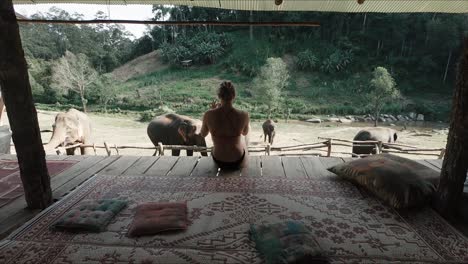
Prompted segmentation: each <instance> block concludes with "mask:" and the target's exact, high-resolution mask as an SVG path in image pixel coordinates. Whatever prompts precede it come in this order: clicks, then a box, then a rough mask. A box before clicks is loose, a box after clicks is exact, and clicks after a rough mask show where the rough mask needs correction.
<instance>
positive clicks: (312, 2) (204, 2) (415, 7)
mask: <svg viewBox="0 0 468 264" xmlns="http://www.w3.org/2000/svg"><path fill="white" fill-rule="evenodd" d="M358 1H359V2H363V3H362V4H359V3H358ZM275 2H276V3H278V2H279V3H281V2H282V3H281V4H279V5H277V4H276V3H275ZM13 3H14V4H64V3H81V4H105V5H107V4H112V5H130V4H164V5H186V6H201V7H214V8H224V9H236V10H261V11H329V12H382V13H408V12H416V13H419V12H438V13H468V0H173V1H170V0H166V1H163V0H13Z"/></svg>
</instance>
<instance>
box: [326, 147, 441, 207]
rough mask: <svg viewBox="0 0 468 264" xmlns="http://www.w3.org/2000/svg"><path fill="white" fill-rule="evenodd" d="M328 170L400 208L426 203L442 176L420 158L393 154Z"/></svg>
mask: <svg viewBox="0 0 468 264" xmlns="http://www.w3.org/2000/svg"><path fill="white" fill-rule="evenodd" d="M328 170H329V171H331V172H333V173H335V174H337V175H338V176H341V177H344V178H346V179H349V180H351V181H353V182H356V183H358V184H359V185H362V186H364V187H365V188H366V189H368V190H369V191H370V192H372V193H373V194H375V195H376V196H377V197H379V198H381V199H382V200H384V201H385V202H386V203H388V204H389V205H390V206H392V207H394V208H397V209H402V208H408V207H415V206H423V205H426V204H427V203H428V202H429V201H430V199H431V198H432V196H433V194H434V193H435V190H436V187H437V185H438V182H439V176H440V173H439V172H437V171H435V170H433V169H431V168H429V167H426V166H424V165H422V164H420V163H418V162H416V161H413V160H410V159H406V158H403V157H399V156H395V155H391V154H379V155H372V156H369V157H366V158H362V159H356V160H353V161H350V162H346V163H342V164H339V165H336V166H333V167H331V168H328Z"/></svg>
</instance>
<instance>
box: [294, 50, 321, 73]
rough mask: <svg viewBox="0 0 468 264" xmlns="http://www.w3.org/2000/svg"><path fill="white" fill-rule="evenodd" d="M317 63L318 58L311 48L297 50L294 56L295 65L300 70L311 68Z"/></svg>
mask: <svg viewBox="0 0 468 264" xmlns="http://www.w3.org/2000/svg"><path fill="white" fill-rule="evenodd" d="M317 65H318V58H317V57H316V56H315V55H314V53H313V52H312V51H311V50H305V51H302V52H299V53H298V54H297V58H296V66H297V67H298V68H299V69H301V70H312V69H315V68H316V67H317Z"/></svg>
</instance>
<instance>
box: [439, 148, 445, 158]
mask: <svg viewBox="0 0 468 264" xmlns="http://www.w3.org/2000/svg"><path fill="white" fill-rule="evenodd" d="M444 155H445V149H443V150H441V151H440V154H439V157H438V159H443V158H444Z"/></svg>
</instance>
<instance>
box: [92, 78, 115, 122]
mask: <svg viewBox="0 0 468 264" xmlns="http://www.w3.org/2000/svg"><path fill="white" fill-rule="evenodd" d="M115 82H116V80H115V79H114V76H113V75H112V74H110V73H107V74H103V75H101V77H100V78H99V81H97V82H96V86H97V87H96V88H97V94H98V100H99V102H100V103H101V104H102V105H103V106H104V112H105V113H107V105H108V104H109V103H112V102H113V101H114V100H115V99H116V98H117V89H116V88H117V86H116V85H115Z"/></svg>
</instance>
